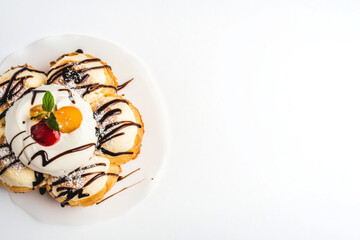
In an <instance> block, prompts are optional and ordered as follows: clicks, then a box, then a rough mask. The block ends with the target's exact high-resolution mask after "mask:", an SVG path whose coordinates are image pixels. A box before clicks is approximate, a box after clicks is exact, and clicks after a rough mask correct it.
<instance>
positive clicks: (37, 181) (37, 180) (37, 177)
mask: <svg viewBox="0 0 360 240" xmlns="http://www.w3.org/2000/svg"><path fill="white" fill-rule="evenodd" d="M34 174H35V181H34V182H33V188H36V187H37V186H39V185H40V184H41V183H42V182H43V181H44V180H45V177H44V174H42V173H39V172H36V171H34Z"/></svg>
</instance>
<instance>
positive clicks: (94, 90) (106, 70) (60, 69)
mask: <svg viewBox="0 0 360 240" xmlns="http://www.w3.org/2000/svg"><path fill="white" fill-rule="evenodd" d="M50 65H51V68H50V70H49V72H48V80H47V83H48V84H60V85H65V86H67V87H68V88H71V89H75V90H76V91H77V92H78V93H79V94H80V95H81V96H82V97H83V98H84V99H85V100H86V101H88V102H90V101H92V100H93V99H94V98H96V97H97V94H99V93H106V94H114V93H115V92H116V86H117V81H116V78H115V76H114V74H113V73H112V71H111V67H110V66H109V65H107V64H106V63H105V62H103V61H101V59H99V58H95V57H93V56H91V55H89V54H84V53H83V52H82V51H81V50H78V51H77V52H73V53H69V54H64V55H62V56H61V57H59V58H58V59H57V60H56V61H53V62H51V63H50Z"/></svg>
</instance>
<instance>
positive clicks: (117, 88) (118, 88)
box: [116, 78, 134, 91]
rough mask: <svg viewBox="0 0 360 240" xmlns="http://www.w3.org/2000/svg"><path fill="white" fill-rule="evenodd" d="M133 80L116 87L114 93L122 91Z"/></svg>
mask: <svg viewBox="0 0 360 240" xmlns="http://www.w3.org/2000/svg"><path fill="white" fill-rule="evenodd" d="M133 80H134V78H132V79H130V80H129V81H126V82H124V83H123V84H121V85H119V86H117V87H116V91H120V90H121V89H123V88H124V87H126V86H127V85H128V84H129V83H130V82H132V81H133Z"/></svg>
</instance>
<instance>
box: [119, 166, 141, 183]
mask: <svg viewBox="0 0 360 240" xmlns="http://www.w3.org/2000/svg"><path fill="white" fill-rule="evenodd" d="M139 170H140V168H138V169H136V170H134V171H132V172H131V173H129V174H126V175H125V176H119V177H118V179H117V182H120V181H121V180H123V179H125V178H127V177H128V176H130V175H132V174H134V173H136V172H137V171H139Z"/></svg>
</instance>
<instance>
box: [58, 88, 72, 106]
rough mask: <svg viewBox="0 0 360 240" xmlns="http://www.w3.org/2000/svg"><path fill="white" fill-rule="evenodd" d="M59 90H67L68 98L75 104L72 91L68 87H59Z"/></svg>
mask: <svg viewBox="0 0 360 240" xmlns="http://www.w3.org/2000/svg"><path fill="white" fill-rule="evenodd" d="M59 92H68V93H69V100H70V101H71V102H72V103H73V104H75V100H74V97H73V95H72V92H71V91H70V89H67V88H64V89H59Z"/></svg>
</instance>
